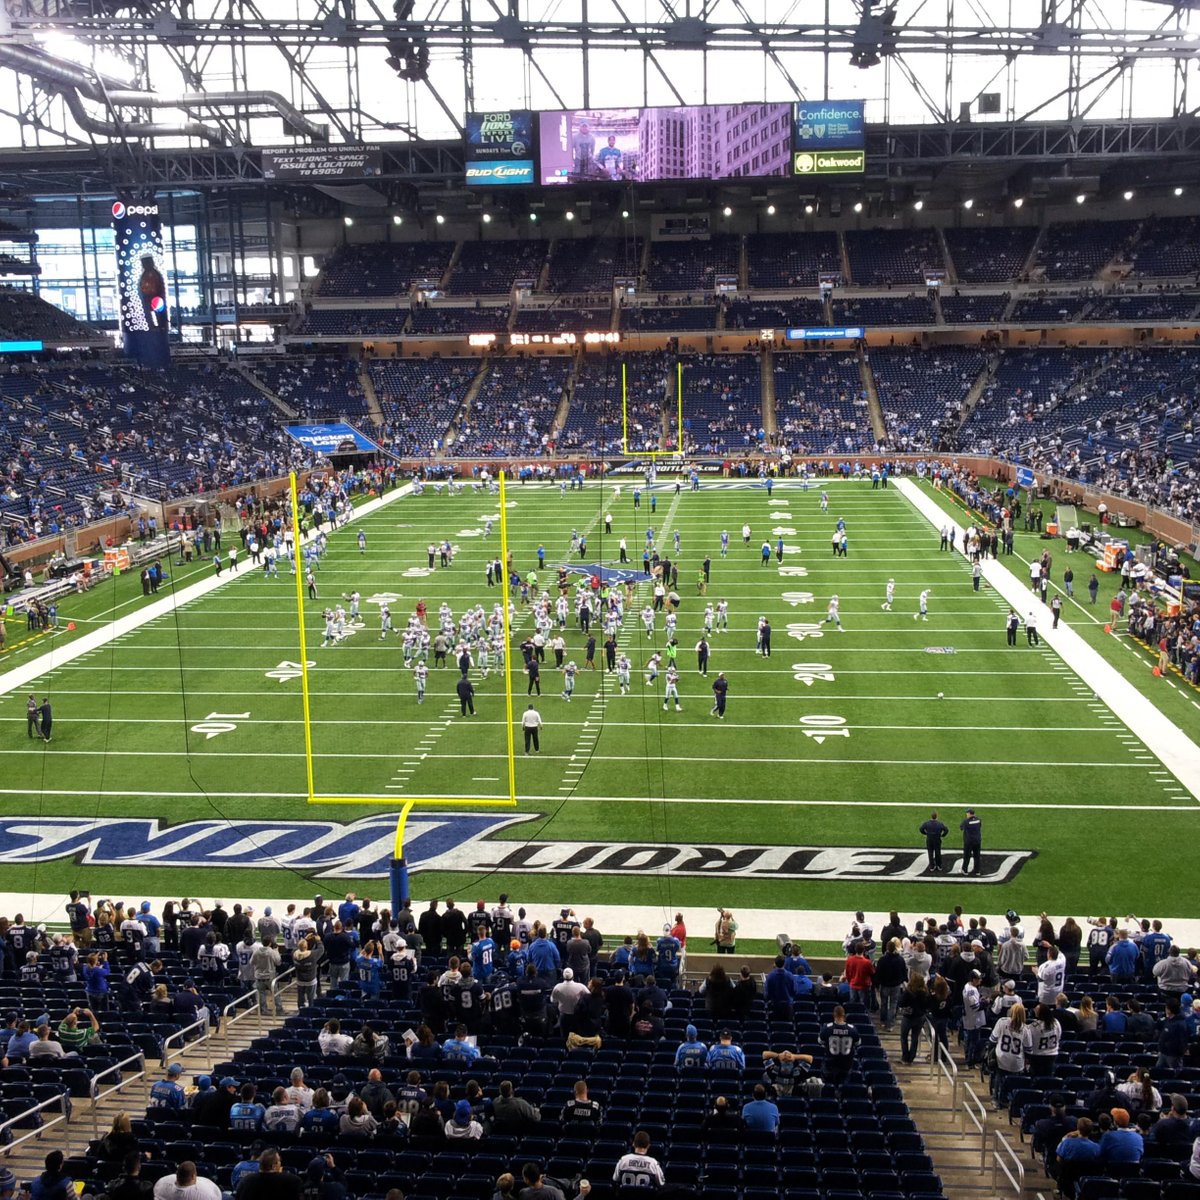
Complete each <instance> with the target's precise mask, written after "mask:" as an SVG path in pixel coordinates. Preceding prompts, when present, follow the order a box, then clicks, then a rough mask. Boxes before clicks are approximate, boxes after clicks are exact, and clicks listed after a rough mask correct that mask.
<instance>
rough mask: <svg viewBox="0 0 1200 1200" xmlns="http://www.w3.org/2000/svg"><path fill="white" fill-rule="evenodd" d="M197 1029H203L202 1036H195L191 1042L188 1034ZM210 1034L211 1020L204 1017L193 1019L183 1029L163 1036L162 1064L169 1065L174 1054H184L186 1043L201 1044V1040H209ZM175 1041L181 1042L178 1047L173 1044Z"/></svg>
mask: <svg viewBox="0 0 1200 1200" xmlns="http://www.w3.org/2000/svg"><path fill="white" fill-rule="evenodd" d="M196 1029H199V1030H200V1031H201V1033H200V1036H199V1037H198V1038H193V1039H192V1040H191V1041H190V1042H189V1041H188V1037H187V1035H188V1034H189V1033H191V1032H192V1031H193V1030H196ZM209 1036H210V1033H209V1022H208V1019H207V1018H202V1019H201V1020H199V1021H193V1022H192V1023H191V1024H190V1025H185V1026H184V1027H183V1028H182V1029H177V1030H176V1031H175V1032H174V1033H173V1034H171V1036H170V1037H166V1038H163V1044H162V1065H163V1066H164V1067H165V1066H167V1065H168V1064H169V1063H170V1061H171V1058H172V1056H173V1055H176V1054H178V1055H180V1056H182V1054H183V1047H184V1046H185V1045H199V1043H201V1042H207V1041H208V1039H209ZM173 1042H178V1043H179V1046H178V1048H175V1047H174V1046H172V1043H173Z"/></svg>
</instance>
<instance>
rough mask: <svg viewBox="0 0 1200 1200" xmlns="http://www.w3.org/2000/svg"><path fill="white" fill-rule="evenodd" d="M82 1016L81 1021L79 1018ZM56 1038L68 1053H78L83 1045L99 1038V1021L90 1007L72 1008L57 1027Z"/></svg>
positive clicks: (87, 1044)
mask: <svg viewBox="0 0 1200 1200" xmlns="http://www.w3.org/2000/svg"><path fill="white" fill-rule="evenodd" d="M80 1017H83V1018H84V1020H83V1021H81V1020H80V1019H79V1018H80ZM58 1040H59V1041H60V1042H61V1043H62V1045H63V1049H64V1050H66V1051H67V1053H68V1054H70V1053H76V1054H78V1053H79V1051H81V1050H82V1049H83V1048H84V1046H90V1045H91V1044H92V1042H96V1041H99V1040H100V1022H99V1021H97V1020H96V1014H95V1013H94V1012H92V1010H91V1009H90V1008H73V1009H71V1011H70V1012H69V1013H67V1015H66V1016H65V1017H63V1019H62V1023H61V1024H60V1025H59V1027H58Z"/></svg>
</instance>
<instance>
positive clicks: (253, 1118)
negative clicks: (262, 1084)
mask: <svg viewBox="0 0 1200 1200" xmlns="http://www.w3.org/2000/svg"><path fill="white" fill-rule="evenodd" d="M257 1091H258V1089H257V1088H255V1086H254V1084H252V1083H244V1084H242V1090H241V1094H240V1095H239V1096H238V1102H237V1103H236V1104H235V1105H234V1106H233V1107H232V1108H231V1109H230V1110H229V1128H230V1129H235V1130H238V1131H239V1132H242V1133H257V1132H258V1131H259V1130H260V1129H262V1123H263V1117H264V1116H266V1113H267V1110H266V1109H265V1108H264V1107H263V1106H262V1105H261V1104H259V1103H258V1102H257V1101H256V1100H255V1099H254V1097H255V1095H256V1094H257Z"/></svg>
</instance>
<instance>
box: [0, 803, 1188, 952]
mask: <svg viewBox="0 0 1200 1200" xmlns="http://www.w3.org/2000/svg"><path fill="white" fill-rule="evenodd" d="M38 795H39V796H68V797H82V798H84V799H88V800H96V799H109V798H115V799H124V798H125V797H135V798H138V799H151V800H194V799H196V798H197V797H200V796H204V797H210V798H214V799H220V800H304V799H307V796H308V793H307V792H216V791H212V790H211V789H205V791H203V792H199V791H196V792H163V791H158V792H150V791H130V790H129V789H128V788H122V789H120V790H118V791H95V790H92V791H78V790H75V789H70V788H58V789H53V788H44V789H42V790H41V791H39V792H38ZM0 796H24V797H26V798H28V796H29V789H28V788H0ZM346 798H347V799H349V800H356V799H360V800H363V801H364V802H366V801H371V800H377V799H378V796H377V795H376V793H374V792H349V793H346ZM444 799H446V800H490V799H495V797H494V796H492V795H483V794H479V793H462V792H458V793H455V792H449V793H446V794H445V795H444ZM520 799H522V800H557V799H558V797H557V796H553V795H548V794H546V793H539V792H522V794H521V797H520ZM574 799H575V800H577V801H578V802H579V803H581V804H647V803H650V804H699V805H706V806H709V807H719V806H720V805H729V804H733V805H737V806H739V807H744V806H746V805H753V806H755V807H760V808H907V809H912V810H913V811H914V812H926V813H927V810H928V808H929V802H928V801H927V800H812V799H808V800H775V799H764V798H762V797H753V798H740V797H716V796H575V797H574ZM364 806H365V807H369V805H366V804H364ZM316 807H318V808H320V807H321V803H320V801H319V800H318V801H317V804H316ZM1063 808H1069V809H1071V810H1072V811H1073V812H1074V811H1076V810H1078V811H1079V812H1123V813H1128V812H1177V813H1187V814H1189V815H1191V816H1195V815H1197V814H1200V808H1197V807H1196V805H1194V804H1191V803H1188V804H1133V805H1130V804H1127V803H1121V804H1091V803H1088V804H1072V803H1071V802H1069V801H1066V802H1064V801H1060V800H1055V801H1053V802H1052V803H1046V804H1037V803H1033V802H1030V801H996V802H995V803H989V804H988V811H989V812H991V811H992V810H993V809H1013V810H1017V811H1029V812H1045V811H1047V810H1048V809H1056V810H1057V809H1063ZM101 819H104V818H101ZM301 819H304V820H307V819H308V818H297V820H301ZM272 903H274V901H272ZM1196 940H1197V942H1198V943H1200V937H1197V939H1196Z"/></svg>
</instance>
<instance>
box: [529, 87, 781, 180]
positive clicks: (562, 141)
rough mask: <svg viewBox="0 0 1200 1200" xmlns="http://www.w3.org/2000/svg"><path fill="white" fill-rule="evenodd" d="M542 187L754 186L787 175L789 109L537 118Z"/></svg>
mask: <svg viewBox="0 0 1200 1200" xmlns="http://www.w3.org/2000/svg"><path fill="white" fill-rule="evenodd" d="M538 122H539V132H540V135H541V136H540V154H539V159H538V170H539V177H540V180H541V182H542V183H543V184H545V185H547V186H550V187H553V186H555V185H560V184H572V183H574V184H578V183H598V182H599V183H602V182H606V181H610V182H613V183H621V182H626V181H630V182H636V183H655V182H658V181H660V180H669V179H734V178H746V179H755V178H762V177H766V176H771V175H783V176H788V175H791V173H792V162H791V159H792V106H791V105H790V104H697V105H688V106H686V107H681V108H590V109H571V110H567V111H560V112H543V113H539V114H538Z"/></svg>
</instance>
